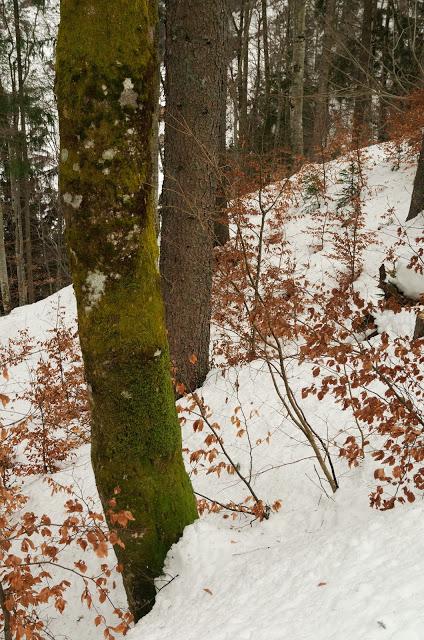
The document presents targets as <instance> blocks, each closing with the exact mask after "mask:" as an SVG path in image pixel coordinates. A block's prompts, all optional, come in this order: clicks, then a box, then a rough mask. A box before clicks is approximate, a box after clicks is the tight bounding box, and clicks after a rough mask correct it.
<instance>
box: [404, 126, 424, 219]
mask: <svg viewBox="0 0 424 640" xmlns="http://www.w3.org/2000/svg"><path fill="white" fill-rule="evenodd" d="M421 211H424V131H423V139H422V142H421V151H420V155H419V158H418V165H417V173H416V174H415V179H414V188H413V190H412V197H411V204H410V207H409V212H408V217H407V218H406V220H407V221H408V220H413V219H414V218H416V217H417V215H418V214H419V213H421Z"/></svg>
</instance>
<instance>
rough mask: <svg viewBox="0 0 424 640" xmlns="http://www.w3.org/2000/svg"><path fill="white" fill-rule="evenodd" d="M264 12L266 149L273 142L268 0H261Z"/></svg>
mask: <svg viewBox="0 0 424 640" xmlns="http://www.w3.org/2000/svg"><path fill="white" fill-rule="evenodd" d="M261 14H262V40H263V47H264V77H265V111H264V132H263V141H262V147H263V149H265V150H268V149H269V148H270V144H271V140H270V138H271V127H270V109H271V65H270V60H269V40H268V11H267V0H261Z"/></svg>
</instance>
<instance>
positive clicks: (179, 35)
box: [161, 0, 227, 390]
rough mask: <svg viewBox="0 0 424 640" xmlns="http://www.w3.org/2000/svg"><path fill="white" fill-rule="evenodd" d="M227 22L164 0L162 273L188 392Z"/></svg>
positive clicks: (201, 336) (214, 9)
mask: <svg viewBox="0 0 424 640" xmlns="http://www.w3.org/2000/svg"><path fill="white" fill-rule="evenodd" d="M226 26H227V18H226V13H225V5H224V2H223V0H210V1H209V2H205V1H204V0H168V11H167V20H166V42H167V49H166V70H167V79H166V105H167V106H166V114H165V166H164V169H165V178H164V187H163V206H162V211H163V219H162V245H161V274H162V282H163V292H164V298H165V306H166V320H167V327H168V336H169V342H170V348H171V357H172V359H173V361H174V363H175V366H176V368H177V379H178V381H180V382H182V383H183V384H185V385H186V387H187V389H190V390H194V389H196V388H197V387H198V386H200V385H201V384H202V383H203V381H204V379H205V377H206V374H207V372H208V369H209V340H210V317H211V289H212V269H213V244H214V223H215V220H216V217H217V214H216V207H217V197H219V188H218V185H219V181H220V169H219V166H220V153H221V149H222V135H223V131H222V126H223V125H222V119H223V112H222V102H223V100H224V99H225V98H224V94H225V91H224V87H225V83H224V82H223V75H224V74H225V73H226V64H225V59H226V56H225V50H226V45H225V39H226V31H227V29H226ZM193 355H194V356H196V358H197V361H196V362H194V361H195V359H196V358H193V357H192V356H193ZM190 359H192V361H193V362H190Z"/></svg>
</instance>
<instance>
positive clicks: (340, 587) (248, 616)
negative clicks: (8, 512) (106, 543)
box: [0, 147, 424, 640]
mask: <svg viewBox="0 0 424 640" xmlns="http://www.w3.org/2000/svg"><path fill="white" fill-rule="evenodd" d="M368 156H369V157H368V160H367V164H366V172H365V173H366V178H367V183H368V190H367V201H366V213H367V227H368V228H369V229H371V230H373V231H375V232H376V234H377V236H378V240H379V242H380V243H379V244H373V245H372V246H370V247H369V248H367V250H366V257H365V262H364V269H363V272H362V274H361V276H360V280H359V283H358V287H359V289H360V291H361V293H362V294H363V295H364V296H366V297H367V299H370V298H373V297H375V295H376V293H377V291H378V289H377V284H378V279H377V276H378V268H379V266H380V264H381V261H382V256H384V254H385V247H387V246H389V245H390V243H393V242H395V241H396V231H395V230H396V226H397V220H399V221H403V220H404V219H405V217H406V215H407V211H408V207H409V201H410V196H411V190H412V183H413V177H414V172H415V168H414V167H410V166H407V165H401V167H400V169H399V170H398V171H393V170H392V162H391V161H389V160H388V159H387V158H386V156H385V151H384V148H383V147H372V148H370V149H369V151H368ZM331 164H332V167H333V169H334V168H336V169H337V166H338V165H337V162H336V163H331ZM339 166H340V165H339ZM330 169H331V167H329V170H330ZM337 189H340V187H339V186H337V184H333V185H332V186H331V190H332V193H333V196H334V194H335V193H336V192H337ZM330 195H331V193H330ZM389 210H391V212H392V213H391V215H392V219H390V216H389V218H387V216H386V218H385V222H383V216H384V214H387V212H388V211H389ZM293 224H294V226H293V228H292V229H291V233H290V242H291V244H292V245H295V246H296V247H297V248H298V251H299V256H301V258H302V260H306V259H307V261H308V269H309V272H310V274H312V276H314V275H315V278H316V279H319V278H322V277H323V276H324V275H325V273H326V272H327V271H328V268H329V267H331V263H330V261H329V260H328V259H327V258H326V256H325V255H324V253H323V252H319V251H318V252H317V251H315V250H314V251H313V252H311V250H310V244H309V242H310V238H308V235H307V233H305V224H304V222H302V223H301V225H303V226H301V225H300V224H299V226H297V227H296V224H297V223H293ZM415 224H417V223H416V222H415ZM409 275H410V270H408V272H407V273H403V271H402V269H400V270H399V273H397V278H398V280H397V283H398V284H399V283H403V285H405V276H406V280H407V281H408V276H409ZM325 277H326V276H325ZM393 278H396V274H395V275H394V276H393ZM407 284H408V282H406V285H407ZM413 288H414V290H417V289H418V290H419V283H418V284H413ZM58 305H60V306H63V308H64V310H65V314H66V315H65V321H66V322H67V323H72V322H74V318H75V315H76V311H75V302H74V297H73V292H72V289H71V288H68V289H65V290H63V291H61V292H60V293H58V294H57V295H55V296H52V297H51V298H48V299H47V300H44V301H42V302H38V303H36V304H34V305H31V306H27V307H23V308H21V309H17V310H15V311H14V312H12V314H11V315H10V316H8V317H7V318H2V319H1V320H0V336H1V339H2V341H7V340H8V339H9V338H10V337H13V336H15V335H16V333H17V331H18V330H19V329H21V328H28V330H29V332H30V333H31V334H33V335H34V336H37V337H39V338H42V337H44V336H45V335H46V333H47V331H48V330H49V329H50V328H51V327H53V326H55V322H56V318H57V308H58ZM378 322H379V325H380V326H381V327H384V329H385V330H389V331H390V332H391V333H392V334H394V335H397V334H402V333H404V334H411V331H412V329H413V317H412V316H411V314H402V315H399V316H393V314H392V315H391V314H389V313H387V314H385V315H384V317H381V318H380V319H379V321H378ZM27 371H28V368H27V367H25V366H24V365H21V366H20V367H18V368H17V369H16V370H15V371H12V376H11V379H10V381H6V380H4V381H2V383H1V386H0V392H3V393H7V390H8V387H9V390H10V389H11V388H12V387H13V385H16V384H19V385H25V384H27V383H28V377H25V376H27V375H28V374H27ZM311 380H312V373H311V367H310V365H303V366H302V367H293V370H292V371H291V384H292V387H293V389H294V391H295V392H296V393H298V392H299V391H300V389H301V388H303V387H305V386H307V385H308V384H309V382H310V381H311ZM202 394H203V396H204V398H205V401H206V403H207V404H208V405H209V406H210V407H211V410H212V411H213V420H216V421H217V422H219V423H220V425H221V427H222V433H223V435H224V440H225V444H226V446H228V448H229V451H230V452H231V456H232V458H233V459H234V460H235V462H237V464H238V466H239V468H240V471H241V472H242V473H243V474H244V475H245V476H250V475H251V477H252V486H253V487H254V490H255V492H256V493H257V495H258V496H259V498H261V499H263V500H264V501H265V502H267V503H269V504H272V503H273V502H274V501H276V500H281V503H282V506H281V509H280V511H279V512H278V513H273V514H272V515H271V517H270V519H269V520H268V521H263V522H258V521H253V519H252V517H247V516H241V517H240V516H237V517H236V518H234V519H233V518H231V517H230V518H227V519H225V518H223V513H219V514H209V515H203V516H202V517H201V518H200V519H199V520H198V521H197V522H196V523H195V524H193V525H192V526H190V527H188V528H187V529H186V531H185V533H184V536H183V538H182V540H181V541H180V542H179V543H178V544H177V545H175V546H174V547H173V548H172V549H171V551H170V553H169V554H168V558H167V562H166V566H165V569H164V573H165V575H164V578H163V579H161V580H159V581H158V587H160V588H161V591H160V592H159V593H158V596H157V600H156V604H155V606H154V608H153V610H152V611H151V613H150V614H149V615H147V616H146V617H145V618H144V619H143V620H142V621H141V622H140V623H139V624H138V625H137V626H136V628H134V629H133V630H132V631H131V632H130V633H129V636H128V637H129V638H130V639H131V640H171V639H172V640H201V639H202V640H203V639H205V640H206V639H211V640H230V639H233V638H238V639H240V640H284V639H286V638H287V639H288V638H290V640H380V639H381V640H423V639H424V608H423V602H424V579H423V574H424V559H423V554H422V549H421V547H422V538H421V535H423V533H424V505H423V502H422V499H421V497H418V499H417V500H416V502H415V503H413V504H412V505H408V506H404V507H402V506H399V507H397V508H396V509H394V510H393V511H388V512H380V511H376V510H372V509H370V507H369V506H368V495H369V493H370V491H371V490H372V489H373V488H374V485H375V481H374V478H373V465H372V463H370V462H369V461H366V462H365V463H364V464H362V465H361V466H360V467H359V468H357V469H348V467H347V465H346V463H345V461H342V460H336V461H335V464H336V472H337V476H338V480H339V484H340V489H339V491H338V492H337V493H336V495H335V497H333V496H330V495H329V494H328V492H327V491H325V490H324V489H323V486H321V483H320V481H319V479H318V475H317V473H316V470H315V466H316V465H315V463H314V460H313V459H312V458H311V451H310V449H309V448H308V447H307V446H306V445H305V443H304V442H302V441H301V440H300V439H299V437H298V434H297V432H296V431H294V430H293V428H292V427H290V426H289V425H288V423H287V420H286V417H285V415H284V412H283V411H282V409H281V406H280V404H279V402H278V398H277V397H276V394H275V391H274V389H273V387H272V384H271V381H270V377H269V374H268V372H267V370H266V367H265V366H264V365H263V364H261V363H260V362H253V363H251V364H250V365H249V366H244V367H240V368H233V369H230V370H229V371H228V372H227V374H226V376H225V377H224V376H223V375H222V372H221V371H220V370H213V371H211V372H210V374H209V376H208V379H207V381H206V383H205V385H204V387H203V389H202ZM239 406H241V407H242V410H243V420H242V421H243V424H244V426H246V425H247V430H248V432H249V437H250V439H251V442H252V443H253V444H252V447H251V448H250V447H249V446H248V440H247V438H246V437H244V438H237V437H236V429H235V426H234V424H232V423H231V416H233V415H234V412H235V409H236V407H239ZM302 407H303V409H304V411H305V413H306V414H307V416H308V417H309V418H310V419H311V420H312V421H313V424H314V427H315V428H316V429H317V430H318V431H319V432H320V433H321V434H322V435H323V437H326V436H327V434H328V433H329V434H331V436H332V437H334V436H335V435H337V434H341V437H342V440H343V439H344V438H345V434H346V433H348V432H349V429H350V428H351V427H352V424H351V423H350V422H349V420H350V419H349V416H348V414H347V413H346V412H342V411H341V409H340V407H339V406H338V405H336V404H335V403H334V400H333V399H332V398H331V396H329V397H327V398H326V399H325V400H324V401H322V402H319V401H318V400H317V399H316V398H315V397H313V396H310V397H308V398H307V399H306V400H305V401H304V403H303V404H302ZM19 410H20V409H19V407H17V406H15V407H14V408H13V410H12V409H11V408H10V407H7V408H6V410H5V411H4V412H3V414H1V418H2V419H3V420H4V422H6V423H7V422H9V421H11V420H13V411H15V412H16V414H17V413H19ZM187 418H188V419H187V423H186V424H185V425H184V427H183V435H184V446H185V447H187V448H188V449H190V450H193V449H196V448H198V447H199V446H200V445H201V443H202V442H203V439H204V437H205V435H206V433H205V432H202V433H194V432H193V429H192V424H191V422H192V420H191V417H190V416H187ZM269 434H270V438H269V443H268V442H267V441H266V438H267V436H268V435H269ZM258 439H261V440H262V443H261V444H256V442H257V441H258ZM187 467H188V469H189V470H190V472H191V473H192V481H193V485H194V488H195V490H196V491H197V492H198V493H199V494H202V495H206V496H208V497H210V498H213V499H215V500H217V501H219V502H223V503H227V502H228V501H230V500H234V501H237V500H241V499H243V498H245V497H246V495H247V494H248V493H249V492H248V490H247V488H246V487H245V486H244V485H243V484H242V483H241V482H240V481H239V480H238V478H237V477H236V476H234V475H232V476H228V475H226V474H222V475H221V477H220V478H218V477H217V476H216V475H215V474H207V473H206V468H203V467H202V466H201V464H200V465H197V467H196V471H197V474H196V475H195V474H193V472H192V471H193V467H192V465H190V464H189V463H188V462H187ZM57 476H58V479H59V480H61V481H64V482H65V481H66V482H67V481H69V479H70V478H71V479H73V482H74V484H75V485H76V486H79V487H80V488H81V489H82V490H83V492H84V494H85V495H92V496H95V484H94V478H93V474H92V471H91V468H90V464H89V452H88V450H87V448H84V449H83V450H82V451H81V455H80V456H79V457H78V460H77V461H76V463H75V464H74V465H72V466H69V467H67V468H66V469H64V470H63V471H62V472H61V473H60V474H57ZM27 491H28V493H29V496H30V501H29V505H28V508H30V509H32V510H34V511H37V510H42V511H45V512H46V511H47V512H49V513H50V514H52V515H57V513H56V511H57V510H59V509H60V497H59V498H58V499H56V498H55V499H54V500H53V501H52V498H50V495H49V491H48V489H47V488H46V486H45V484H43V483H42V481H41V480H40V479H38V478H35V479H33V480H32V481H31V482H30V483H28V485H27ZM67 553H68V558H67V559H68V560H69V561H72V551H71V550H68V551H67ZM65 560H66V559H65ZM100 562H101V561H99V560H98V559H96V558H91V560H90V569H91V570H92V571H95V567H96V563H100ZM162 587H163V588H162ZM80 594H81V587H80V584H77V583H76V584H73V585H72V588H71V591H70V592H68V596H67V599H68V607H67V608H66V609H65V612H64V614H63V616H60V615H59V614H58V613H57V612H52V611H51V610H48V611H47V612H46V614H47V616H48V617H49V618H50V624H49V629H50V631H51V632H52V634H53V636H54V637H55V638H56V639H59V638H70V639H72V640H74V639H76V638H81V639H83V640H92V639H93V640H94V639H95V638H100V637H102V632H101V631H99V630H97V629H96V628H95V626H94V625H93V624H92V620H93V618H94V616H95V613H92V612H88V611H87V609H86V607H85V606H84V605H83V604H81V601H80ZM114 597H115V599H116V600H117V601H118V602H122V601H123V599H124V594H123V590H122V586H121V583H120V582H119V581H118V585H117V589H116V594H115V596H114ZM103 607H104V609H103V612H104V613H105V615H109V613H110V609H108V607H109V605H103Z"/></svg>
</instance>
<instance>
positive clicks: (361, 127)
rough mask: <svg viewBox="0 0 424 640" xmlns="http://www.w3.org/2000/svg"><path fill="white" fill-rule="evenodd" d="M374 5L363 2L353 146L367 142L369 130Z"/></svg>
mask: <svg viewBox="0 0 424 640" xmlns="http://www.w3.org/2000/svg"><path fill="white" fill-rule="evenodd" d="M376 4H377V3H376V0H363V14H362V28H361V39H360V42H359V45H360V49H359V55H358V60H357V65H356V77H357V86H356V94H355V106H354V110H353V123H352V138H353V141H354V142H355V144H362V143H365V142H366V141H368V140H369V131H370V128H371V115H372V114H371V100H372V91H371V90H370V88H369V87H370V85H371V84H372V72H371V64H372V59H373V52H372V34H373V21H374V19H375V13H376Z"/></svg>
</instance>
